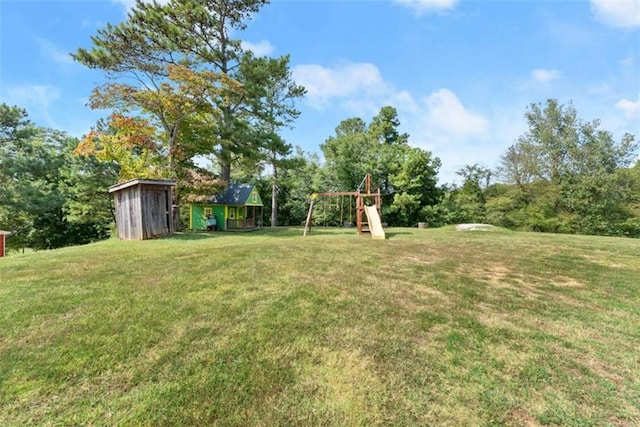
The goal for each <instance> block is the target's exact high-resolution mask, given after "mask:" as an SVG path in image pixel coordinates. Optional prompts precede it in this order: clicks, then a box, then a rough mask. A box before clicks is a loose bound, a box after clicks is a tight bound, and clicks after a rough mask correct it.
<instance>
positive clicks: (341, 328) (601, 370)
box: [0, 228, 640, 426]
mask: <svg viewBox="0 0 640 427" xmlns="http://www.w3.org/2000/svg"><path fill="white" fill-rule="evenodd" d="M301 234H302V230H301V229H286V228H281V229H276V230H264V231H260V232H254V233H248V234H224V233H212V234H204V233H201V234H183V235H176V236H174V237H172V238H168V239H161V240H153V241H144V242H122V241H118V240H115V239H114V240H109V241H106V242H102V243H98V244H93V245H88V246H82V247H74V248H66V249H62V250H57V251H48V252H38V253H30V254H25V255H14V256H11V257H8V258H5V259H2V260H0V283H1V285H0V425H26V424H50V425H69V424H83V425H87V424H93V425H103V424H108V425H114V424H118V425H120V424H135V425H137V424H145V425H216V424H219V425H265V426H273V425H336V426H344V425H523V426H525V425H629V426H631V425H636V424H638V423H640V403H639V402H640V380H639V379H640V353H639V351H638V349H640V333H639V331H640V329H638V325H640V289H639V288H640V279H639V278H640V241H638V240H631V239H616V238H602V237H587V236H561V235H546V234H532V233H515V232H509V231H504V230H497V231H494V232H457V231H455V230H454V229H452V228H445V229H437V230H429V229H427V230H423V229H389V230H387V237H388V239H387V240H386V241H373V240H371V239H370V238H367V237H363V236H358V235H356V234H355V232H354V230H353V229H322V228H316V229H314V230H313V232H312V234H311V235H310V236H308V237H306V238H302V237H301Z"/></svg>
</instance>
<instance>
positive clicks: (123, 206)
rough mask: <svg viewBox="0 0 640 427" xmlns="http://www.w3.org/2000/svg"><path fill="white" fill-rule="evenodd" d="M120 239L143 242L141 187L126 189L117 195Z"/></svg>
mask: <svg viewBox="0 0 640 427" xmlns="http://www.w3.org/2000/svg"><path fill="white" fill-rule="evenodd" d="M115 201H116V225H117V229H118V237H120V238H121V239H124V240H142V239H143V238H144V237H143V236H144V235H143V230H142V207H141V200H140V186H139V185H136V186H133V187H129V188H125V189H123V190H120V191H118V192H117V193H116V195H115Z"/></svg>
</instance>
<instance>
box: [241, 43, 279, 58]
mask: <svg viewBox="0 0 640 427" xmlns="http://www.w3.org/2000/svg"><path fill="white" fill-rule="evenodd" d="M242 49H243V50H250V51H251V52H253V54H254V55H255V56H269V55H271V54H272V53H273V51H274V50H275V48H274V47H273V45H272V44H271V43H269V41H268V40H262V41H260V42H258V43H251V42H248V41H242Z"/></svg>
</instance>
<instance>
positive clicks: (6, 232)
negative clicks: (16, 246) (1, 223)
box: [0, 230, 11, 235]
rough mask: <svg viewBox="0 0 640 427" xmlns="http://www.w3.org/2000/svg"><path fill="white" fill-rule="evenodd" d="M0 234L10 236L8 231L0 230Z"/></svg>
mask: <svg viewBox="0 0 640 427" xmlns="http://www.w3.org/2000/svg"><path fill="white" fill-rule="evenodd" d="M0 234H5V235H7V234H11V232H10V231H4V230H0Z"/></svg>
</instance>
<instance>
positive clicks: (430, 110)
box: [423, 89, 489, 135]
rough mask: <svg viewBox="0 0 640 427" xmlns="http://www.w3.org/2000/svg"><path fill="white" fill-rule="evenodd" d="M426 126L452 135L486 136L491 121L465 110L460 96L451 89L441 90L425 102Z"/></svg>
mask: <svg viewBox="0 0 640 427" xmlns="http://www.w3.org/2000/svg"><path fill="white" fill-rule="evenodd" d="M424 104H425V105H426V114H425V115H424V116H423V117H424V124H425V125H426V126H427V127H428V128H429V129H432V130H435V131H438V132H441V133H446V134H452V135H484V134H486V133H487V132H488V131H489V121H488V120H487V119H486V118H484V116H482V115H481V114H477V113H473V112H471V111H469V110H467V109H466V108H465V106H464V105H463V104H462V102H461V101H460V99H459V98H458V96H457V95H456V94H455V93H453V92H452V91H450V90H449V89H440V90H438V91H436V92H434V93H432V94H431V95H429V96H428V97H427V98H425V100H424Z"/></svg>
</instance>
